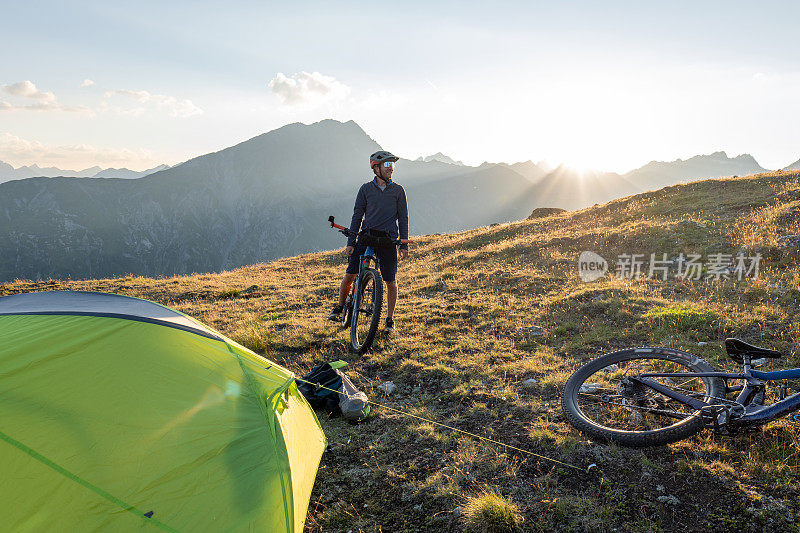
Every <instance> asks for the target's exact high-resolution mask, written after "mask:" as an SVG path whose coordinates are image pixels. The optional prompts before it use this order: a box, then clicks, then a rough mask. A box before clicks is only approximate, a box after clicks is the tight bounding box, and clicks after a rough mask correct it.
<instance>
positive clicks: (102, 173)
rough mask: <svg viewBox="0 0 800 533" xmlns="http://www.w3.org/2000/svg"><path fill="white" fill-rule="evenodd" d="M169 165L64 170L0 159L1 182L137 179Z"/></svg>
mask: <svg viewBox="0 0 800 533" xmlns="http://www.w3.org/2000/svg"><path fill="white" fill-rule="evenodd" d="M168 168H169V165H158V166H157V167H154V168H150V169H147V170H143V171H136V170H129V169H127V168H101V167H98V166H94V167H90V168H85V169H83V170H64V169H61V168H56V167H44V168H42V167H40V166H38V165H35V164H34V165H30V166H22V167H19V168H14V167H12V166H11V165H9V164H8V163H4V162H3V161H0V183H3V182H4V181H10V180H19V179H25V178H40V177H45V178H54V177H58V176H64V177H69V178H122V179H136V178H143V177H144V176H147V175H149V174H152V173H154V172H158V171H159V170H165V169H168Z"/></svg>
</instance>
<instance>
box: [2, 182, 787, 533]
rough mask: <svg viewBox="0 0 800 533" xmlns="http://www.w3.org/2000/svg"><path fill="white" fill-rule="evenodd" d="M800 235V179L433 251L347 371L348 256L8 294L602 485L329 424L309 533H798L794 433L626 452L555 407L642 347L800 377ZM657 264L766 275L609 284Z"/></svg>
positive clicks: (473, 450) (599, 209)
mask: <svg viewBox="0 0 800 533" xmlns="http://www.w3.org/2000/svg"><path fill="white" fill-rule="evenodd" d="M528 212H530V209H529V210H528ZM793 235H800V172H783V173H770V174H760V175H755V176H748V177H742V178H730V179H718V180H706V181H700V182H694V183H690V184H685V185H677V186H673V187H668V188H665V189H661V190H658V191H654V192H650V193H646V194H640V195H635V196H630V197H626V198H623V199H620V200H615V201H612V202H609V203H607V204H604V205H600V206H596V207H591V208H587V209H583V210H580V211H572V212H565V213H561V214H556V215H552V216H547V217H541V218H535V219H532V220H525V221H522V222H516V223H510V224H501V225H499V226H493V227H484V228H479V229H476V230H472V231H467V232H463V233H457V234H449V235H431V236H425V237H419V238H418V240H417V242H416V243H415V244H414V245H413V246H412V253H411V257H410V258H409V260H408V261H406V262H404V263H401V266H400V270H399V274H398V280H399V281H398V282H399V285H400V300H399V302H398V309H397V313H396V319H397V323H398V331H397V332H396V334H395V335H394V336H393V337H392V338H390V339H386V338H380V339H379V340H378V341H377V343H376V347H375V350H374V351H373V352H371V353H368V354H366V355H364V356H354V355H352V354H350V353H348V352H347V349H346V347H347V335H346V332H344V331H342V330H339V329H338V328H337V327H336V326H335V325H334V324H332V323H330V322H328V321H327V320H326V319H325V315H326V314H327V312H328V311H329V308H330V306H331V305H332V304H333V302H334V298H335V294H336V286H337V285H338V281H339V279H340V276H341V275H342V273H343V271H344V267H345V261H344V258H343V256H342V255H341V254H340V253H338V252H326V253H316V254H306V255H301V256H297V257H292V258H287V259H282V260H279V261H275V262H272V263H265V264H258V265H253V266H250V267H245V268H240V269H236V270H232V271H229V272H223V273H221V274H215V275H193V276H184V277H176V278H164V279H153V278H144V277H122V278H113V279H101V280H91V281H74V282H60V281H49V282H41V283H28V282H11V283H6V284H3V285H0V293H6V294H7V293H13V292H19V291H30V290H42V289H45V288H47V289H52V288H72V289H86V290H103V291H111V292H119V293H124V294H131V295H136V296H143V297H146V298H150V299H154V300H157V301H160V302H163V303H165V304H168V305H170V306H174V307H176V308H177V309H179V310H181V311H183V312H185V313H188V314H190V315H192V316H195V317H197V318H199V319H200V320H202V321H204V322H206V323H208V324H209V325H211V326H212V327H214V328H216V329H219V330H220V331H222V332H223V333H225V334H226V335H228V336H231V337H232V338H234V339H235V340H237V341H239V342H241V343H243V344H245V345H246V346H248V347H250V348H252V349H254V350H256V351H258V352H260V353H264V354H266V355H268V357H270V358H271V359H273V360H275V361H276V362H278V363H279V364H282V365H284V366H286V367H288V368H289V369H291V370H293V371H295V372H297V373H303V372H304V371H305V370H307V369H308V368H310V367H311V366H312V365H313V364H315V363H318V362H321V361H328V360H335V359H339V358H343V359H346V360H348V361H350V363H351V364H350V366H349V367H348V368H347V371H348V374H349V375H350V376H351V377H353V379H354V381H355V382H356V383H357V385H358V386H359V387H360V388H362V389H363V390H364V391H365V392H366V393H367V394H368V395H369V396H370V397H371V398H372V399H374V400H376V401H379V402H382V403H386V404H388V405H390V406H392V407H394V408H397V409H401V410H403V411H407V412H411V413H414V414H417V415H419V416H425V417H430V418H432V419H435V420H438V421H442V422H445V423H448V424H451V425H454V426H456V427H459V428H462V429H466V430H469V431H474V432H478V433H481V434H485V435H488V436H491V437H492V438H494V439H498V440H502V441H504V442H508V443H509V444H512V445H514V446H518V447H522V448H525V449H529V450H532V451H535V452H537V453H541V454H545V455H548V456H552V457H555V458H558V459H560V460H562V461H567V462H570V463H574V464H577V465H582V466H586V465H588V464H591V463H596V464H597V465H598V467H599V469H600V470H601V471H602V475H601V476H598V477H593V476H585V475H582V474H580V473H576V472H572V471H568V470H566V469H563V468H553V465H551V464H548V463H547V462H543V461H539V460H535V459H531V458H529V457H527V456H525V455H523V454H519V453H518V452H513V451H509V450H504V449H502V448H498V447H495V446H488V445H485V444H481V443H476V442H474V441H473V440H472V439H470V438H468V437H461V436H457V435H453V434H450V433H448V432H446V431H441V430H439V429H437V428H436V427H434V426H432V425H430V424H428V423H425V422H423V421H420V420H418V419H412V418H406V417H403V416H399V415H397V413H392V412H387V411H384V410H382V409H380V408H376V409H375V410H374V412H375V418H374V419H373V420H372V421H371V422H370V423H368V424H366V425H361V426H351V425H349V424H347V423H345V422H343V421H341V420H340V419H328V418H326V417H325V416H324V415H323V416H322V417H321V422H322V424H323V427H324V429H325V431H326V434H327V435H328V438H329V441H330V442H331V448H330V449H329V450H328V451H327V452H326V454H325V455H324V456H323V462H322V469H321V470H320V474H319V476H318V480H317V483H316V486H315V489H314V493H313V495H312V499H311V505H310V515H309V518H308V521H307V529H308V530H309V531H326V532H327V531H343V532H344V531H348V530H353V531H358V530H359V529H361V530H366V531H373V530H383V531H426V530H430V529H433V528H435V529H440V530H460V529H461V528H462V521H463V517H461V516H459V513H458V512H454V509H455V508H456V507H459V506H462V508H463V509H468V508H469V509H471V507H464V504H465V502H466V499H467V498H468V497H469V496H472V495H477V494H481V493H482V492H483V491H484V490H487V489H490V490H495V491H497V492H499V493H500V494H502V495H503V496H504V497H505V498H507V499H509V500H512V501H514V502H515V503H517V504H518V506H519V508H520V509H521V513H522V514H523V516H524V518H525V522H524V523H523V524H524V527H525V528H527V530H530V531H538V530H542V531H607V530H612V529H614V528H616V529H617V530H619V531H646V530H653V531H658V530H665V531H676V530H680V531H696V530H707V529H709V528H716V527H723V526H726V525H729V524H731V523H734V521H735V523H737V528H738V529H739V530H743V531H761V530H763V529H764V528H765V527H771V528H772V529H773V530H776V531H792V530H794V529H793V528H794V527H795V524H796V523H797V522H796V520H798V519H799V518H798V498H797V495H798V491H800V483H798V481H797V473H798V469H800V457H799V456H798V455H797V453H796V451H797V447H798V445H799V444H800V431H799V430H798V426H796V425H793V424H792V423H791V422H790V421H788V420H787V421H780V422H776V423H773V424H772V425H770V426H769V427H768V428H766V429H765V430H764V431H763V432H759V433H754V434H750V435H746V436H740V437H737V438H735V439H723V438H715V437H712V436H711V435H709V434H703V435H701V436H700V437H697V438H694V439H692V440H689V441H685V442H682V443H678V444H675V445H672V446H669V447H665V448H659V449H652V450H637V451H633V450H626V449H619V448H616V447H607V446H599V445H595V444H593V443H591V442H589V441H587V440H586V439H585V438H583V437H582V436H581V435H580V434H578V433H576V432H574V431H573V430H572V429H571V428H570V427H569V426H568V425H567V424H566V423H565V422H564V418H563V417H562V415H561V412H560V408H559V406H558V397H559V394H560V388H561V387H562V386H563V384H564V381H565V380H566V378H567V376H568V375H569V374H570V373H571V372H572V371H573V370H574V369H575V368H576V367H577V366H578V365H579V364H580V363H582V362H583V361H586V360H588V359H590V358H592V357H595V356H597V355H599V354H601V353H603V352H607V351H611V350H613V349H618V348H621V347H626V346H632V345H644V344H655V345H669V346H673V347H677V348H681V349H685V350H689V351H692V352H694V353H697V354H698V355H700V356H702V357H703V358H705V359H706V360H708V361H709V362H710V363H712V364H715V365H718V366H723V367H726V368H731V369H732V368H734V367H733V366H732V365H730V364H729V363H728V361H727V359H726V357H725V356H724V347H723V346H722V341H723V340H724V338H725V337H726V336H738V337H740V338H742V339H744V340H746V341H748V342H753V343H756V344H763V345H765V346H769V347H773V348H776V349H779V350H782V351H784V352H786V353H788V354H790V358H789V359H788V360H779V361H771V362H770V363H769V364H770V365H771V366H772V368H777V367H782V366H784V365H789V364H794V365H795V366H800V358H798V357H797V353H796V352H797V350H798V348H800V322H798V319H797V317H798V316H800V315H799V314H798V312H799V311H800V269H799V268H798V257H800V256H799V255H798V250H797V248H796V246H797V245H800V237H798V238H797V239H796V240H795V239H792V238H791V236H793ZM582 251H593V252H595V253H597V254H599V255H600V256H602V257H604V258H605V259H606V260H608V262H609V265H610V267H611V268H610V272H609V274H607V275H606V277H605V278H603V279H601V280H599V281H595V282H592V283H584V282H581V281H580V279H579V277H578V271H577V258H578V255H579V254H580V252H582ZM651 253H655V254H658V256H659V257H660V255H661V254H666V255H667V257H668V258H674V257H677V256H679V255H680V254H681V253H683V254H685V255H689V254H698V255H700V256H701V257H702V258H703V259H707V258H709V257H710V256H711V255H712V254H718V253H722V254H730V255H731V256H733V257H735V256H736V255H737V254H739V253H741V254H742V256H744V257H754V256H756V254H760V257H761V258H762V259H761V263H760V270H759V276H758V277H757V278H756V279H753V277H752V276H749V277H745V279H742V280H737V279H735V278H734V279H728V280H725V279H721V280H715V279H713V277H712V279H705V275H706V274H708V272H707V271H705V272H703V275H704V278H703V279H699V280H682V279H678V278H676V277H675V276H674V273H675V271H674V269H673V270H671V271H670V275H668V276H667V279H666V280H662V279H660V278H658V279H647V276H646V275H645V276H642V279H639V280H635V279H625V278H622V279H616V278H615V277H614V268H613V266H614V264H615V263H616V262H617V259H618V257H619V256H620V255H627V254H642V255H645V256H647V257H648V258H649V255H650V254H651ZM645 273H646V271H645ZM384 312H385V308H384ZM389 380H391V381H393V382H394V383H395V384H396V385H397V386H398V389H397V391H396V392H395V393H393V394H392V395H391V396H388V397H387V396H386V395H384V394H383V393H382V392H380V391H379V390H378V389H377V386H378V385H379V384H380V383H382V382H383V381H389ZM529 380H535V382H531V381H529ZM526 381H527V385H523V383H524V382H526ZM774 398H775V396H774V395H773V394H772V393H770V395H769V397H768V399H774ZM659 486H660V487H661V488H659ZM670 496H672V497H673V498H669V497H670ZM659 497H662V499H661V500H659Z"/></svg>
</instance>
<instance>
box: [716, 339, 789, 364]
mask: <svg viewBox="0 0 800 533" xmlns="http://www.w3.org/2000/svg"><path fill="white" fill-rule="evenodd" d="M725 351H727V352H728V355H729V356H730V358H731V359H733V360H734V361H736V362H737V363H743V362H744V359H743V356H744V355H749V356H750V357H751V358H754V359H759V358H761V357H772V358H777V357H780V356H781V352H779V351H778V350H770V349H769V348H760V347H758V346H753V345H752V344H747V343H746V342H744V341H743V340H739V339H725Z"/></svg>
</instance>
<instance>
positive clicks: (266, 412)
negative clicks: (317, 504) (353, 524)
mask: <svg viewBox="0 0 800 533" xmlns="http://www.w3.org/2000/svg"><path fill="white" fill-rule="evenodd" d="M42 294H44V295H47V296H46V297H45V296H43V295H42ZM26 299H30V300H29V301H28V302H26V301H25V300H26ZM126 299H130V300H134V301H133V302H127V301H125V300H126ZM103 300H105V301H106V302H108V306H103V305H102V302H103ZM46 301H49V308H50V309H52V310H54V311H52V312H57V313H59V314H46V313H47V312H48V305H46V303H45V302H46ZM69 301H72V302H74V306H73V308H72V309H70V308H69V306H68V302H69ZM159 307H160V308H161V309H156V308H159ZM117 311H123V312H120V313H117ZM15 312H16V313H18V314H13V313H15ZM32 312H35V313H37V314H26V313H32ZM70 312H75V313H94V314H69V313H70ZM105 312H109V314H115V315H127V316H128V317H129V318H121V317H120V316H105V315H103V313H105ZM170 312H171V313H172V314H173V315H178V316H172V315H170ZM133 313H139V315H135V314H133ZM138 318H142V319H148V318H149V319H154V320H158V321H161V322H151V321H147V320H139V319H138ZM182 318H183V319H185V321H181V319H182ZM168 322H172V323H173V324H174V323H177V324H179V325H181V326H189V325H191V327H193V328H195V327H198V328H199V329H197V331H196V332H194V331H189V330H187V329H185V328H183V327H182V328H177V327H174V326H170V325H168V324H167V323H168ZM204 330H207V332H210V333H212V334H213V336H214V337H213V338H212V337H209V336H208V335H205V334H204V333H205V331H204ZM325 446H326V441H325V436H324V434H323V432H322V429H321V427H320V425H319V422H318V420H317V418H316V415H315V414H314V412H313V410H312V409H311V408H310V406H309V405H308V403H307V402H306V401H305V400H304V398H303V397H302V395H301V394H300V393H299V392H298V391H297V387H296V385H295V382H294V375H293V374H292V373H291V372H289V371H288V370H286V369H285V368H282V367H281V366H279V365H276V364H274V363H272V362H270V361H267V360H266V359H264V358H262V357H259V356H258V355H256V354H255V353H253V352H251V351H249V350H247V349H246V348H244V347H242V346H241V345H239V344H237V343H235V342H234V341H232V340H230V339H228V338H226V337H225V336H223V335H221V334H220V333H218V332H216V331H214V330H212V329H210V328H208V327H207V326H204V325H202V324H201V323H199V322H197V321H195V320H194V319H191V318H190V317H186V316H185V315H181V314H180V313H177V312H175V311H172V310H170V309H167V308H164V307H162V306H159V305H158V304H155V303H152V302H147V301H144V300H137V299H132V298H128V297H123V298H121V297H119V296H115V295H102V294H100V295H98V294H88V293H79V294H75V293H70V292H66V291H65V292H62V293H61V294H54V293H32V294H29V295H27V298H26V295H14V296H6V297H2V298H0V464H2V465H3V482H2V483H0V501H2V502H3V509H4V511H3V517H2V519H1V520H2V523H3V524H4V528H8V530H10V531H48V530H53V529H59V530H68V531H69V530H77V531H97V530H114V531H130V530H137V531H139V530H142V529H144V530H153V531H158V530H163V531H207V530H213V531H269V532H273V531H275V532H281V531H286V532H299V531H302V529H303V524H304V521H305V516H306V511H307V508H308V502H309V498H310V495H311V490H312V488H313V484H314V478H315V476H316V472H317V468H318V465H319V460H320V458H321V455H322V452H323V450H324V448H325Z"/></svg>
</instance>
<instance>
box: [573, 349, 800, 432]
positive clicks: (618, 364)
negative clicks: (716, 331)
mask: <svg viewBox="0 0 800 533" xmlns="http://www.w3.org/2000/svg"><path fill="white" fill-rule="evenodd" d="M725 348H726V351H727V353H728V356H729V357H730V358H731V359H733V360H734V361H736V362H737V363H739V364H741V365H742V372H733V373H732V372H720V371H718V370H716V369H715V368H713V367H712V366H711V365H710V364H708V363H707V362H705V361H703V360H702V359H700V358H699V357H697V356H696V355H693V354H691V353H688V352H684V351H681V350H675V349H672V348H664V347H644V348H629V349H625V350H618V351H616V352H612V353H609V354H606V355H603V356H602V357H598V358H597V359H595V360H594V361H591V362H589V363H587V364H585V365H583V366H582V367H581V368H579V369H578V370H577V371H575V373H574V374H572V376H570V378H569V379H568V380H567V383H566V386H565V387H564V394H563V396H562V399H561V405H562V408H563V410H564V413H565V414H566V416H567V420H569V422H570V423H571V424H572V425H573V426H575V427H576V428H577V429H578V430H580V431H581V432H582V433H584V434H586V435H587V436H589V437H590V438H592V439H594V440H597V441H600V442H614V443H617V444H621V445H623V446H633V447H641V446H658V445H663V444H668V443H670V442H675V441H678V440H681V439H685V438H687V437H689V436H691V435H694V434H695V433H697V432H699V431H700V430H701V429H703V428H710V429H713V430H714V431H715V432H716V433H724V434H734V433H736V432H737V431H740V430H746V429H751V428H756V427H758V426H762V425H764V424H766V423H768V422H770V421H772V420H775V419H776V418H779V417H782V416H785V415H788V414H790V413H792V412H794V411H797V410H798V409H800V392H798V393H796V394H792V395H791V396H788V397H787V395H786V389H787V387H786V386H785V385H784V386H782V387H781V389H780V390H781V399H780V400H779V401H778V402H776V403H774V404H771V405H764V393H765V389H766V384H767V382H770V381H777V380H785V379H800V368H792V369H788V370H780V371H774V372H762V371H759V370H755V369H756V368H758V367H759V366H761V365H763V364H764V362H765V360H766V358H777V357H781V353H780V352H778V351H776V350H770V349H767V348H760V347H758V346H753V345H751V344H747V343H746V342H744V341H741V340H739V339H732V338H731V339H726V340H725ZM730 382H742V383H743V384H742V385H731V384H730ZM731 393H733V394H732V395H731V397H730V398H729V397H728V395H729V394H731ZM734 395H735V399H734V398H733V396H734Z"/></svg>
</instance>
